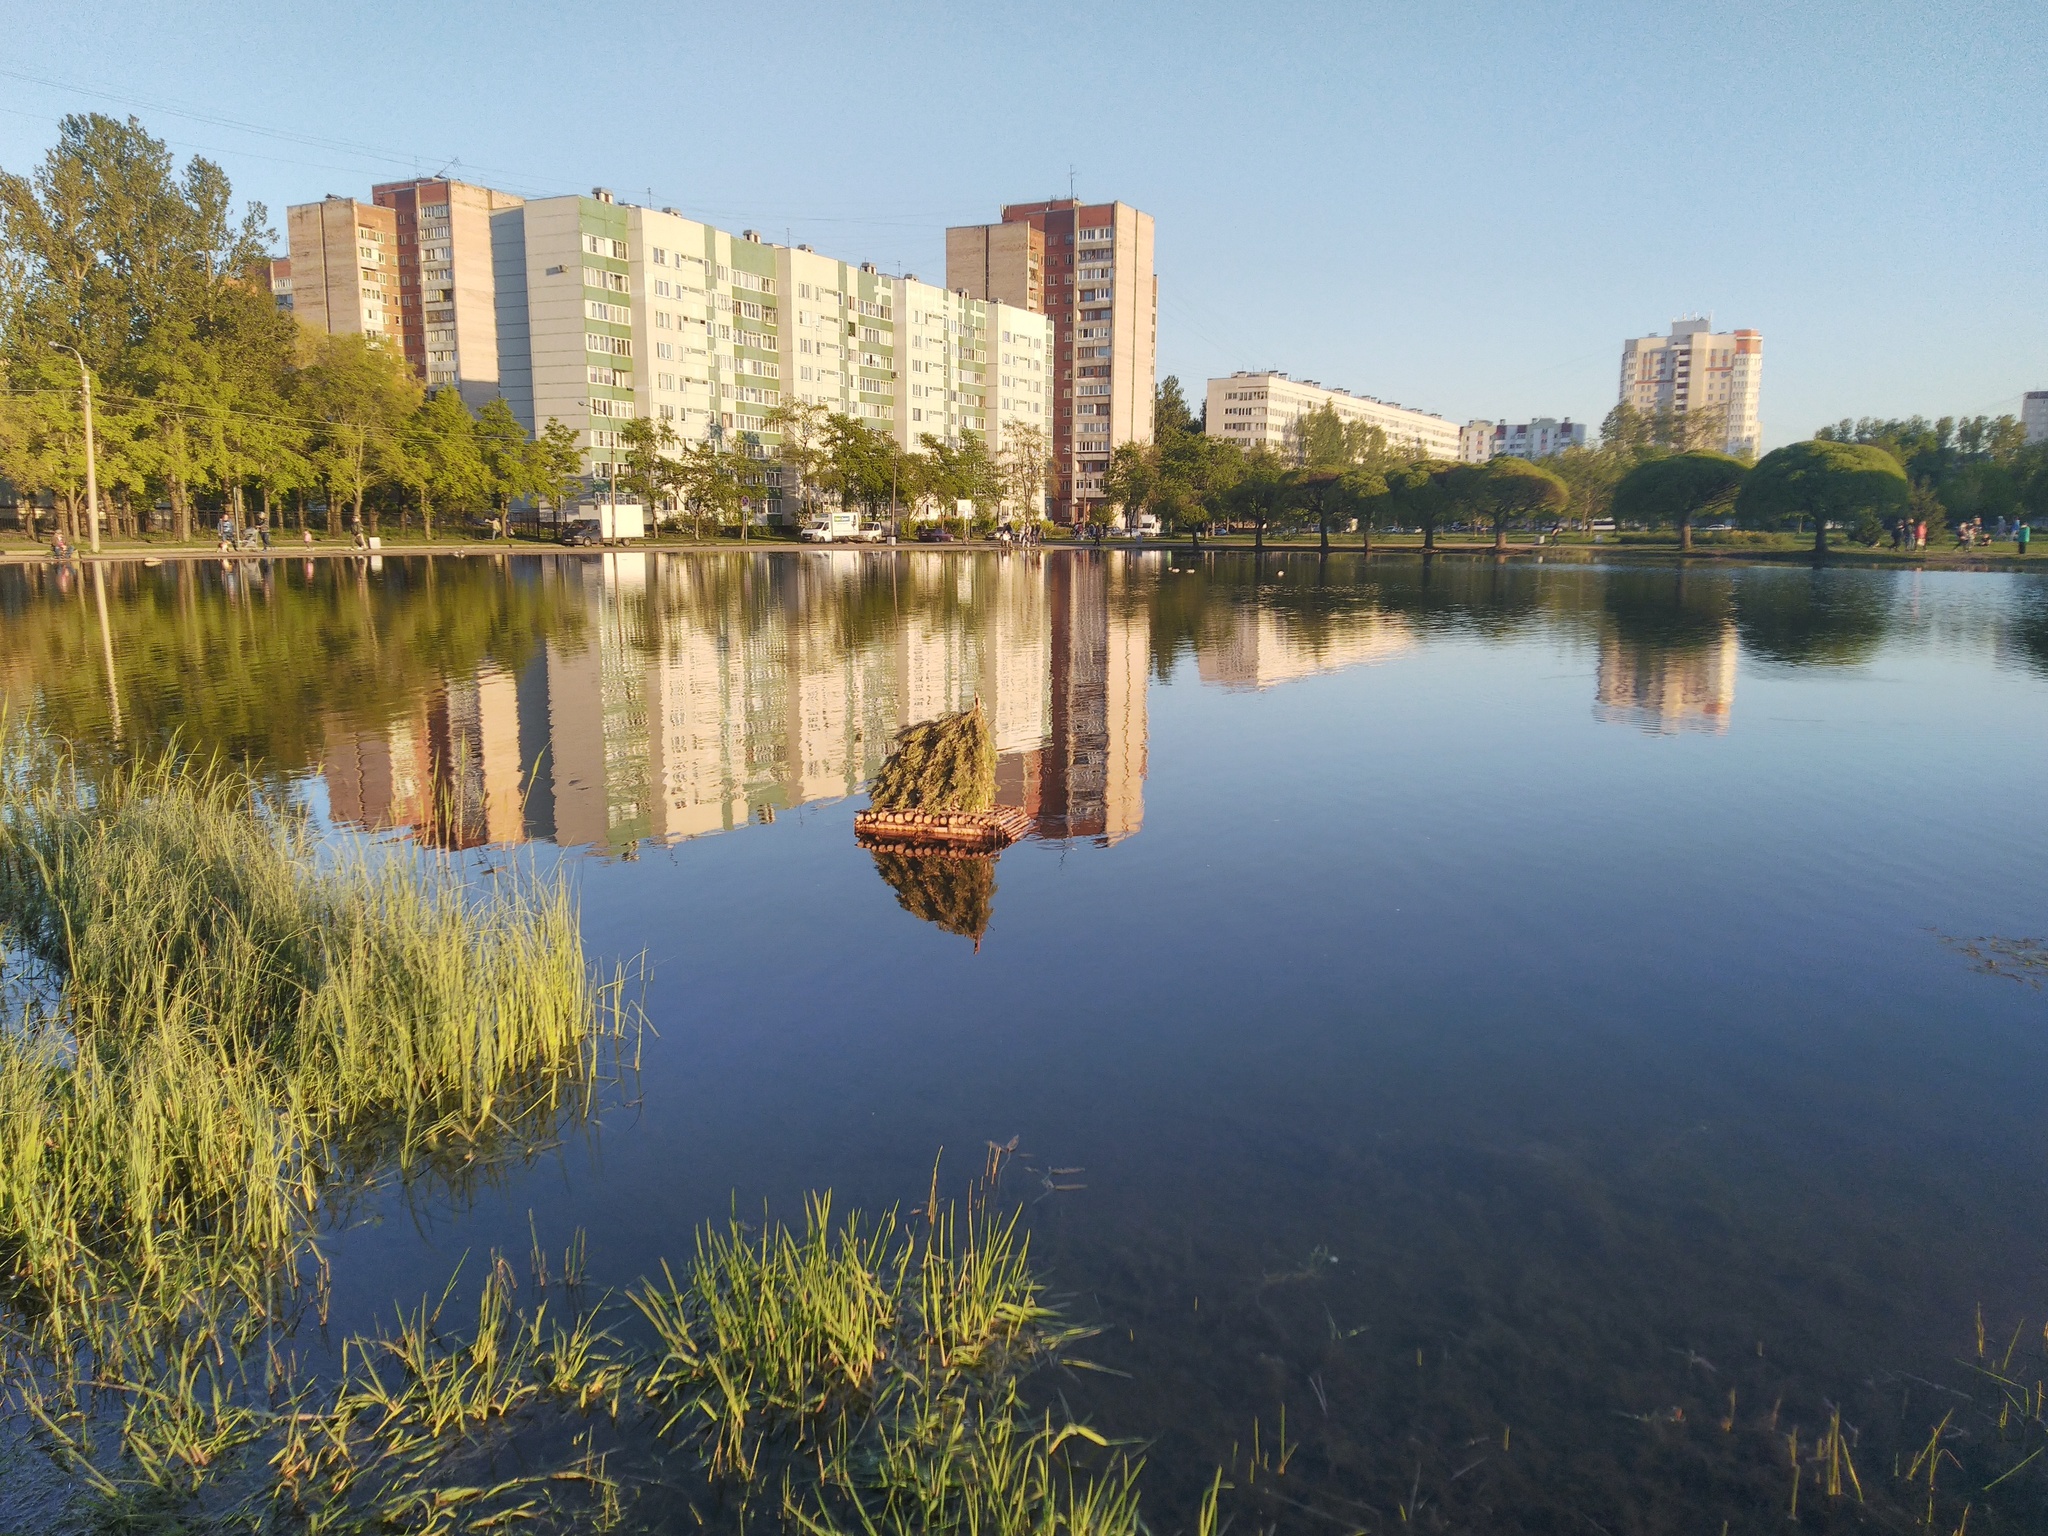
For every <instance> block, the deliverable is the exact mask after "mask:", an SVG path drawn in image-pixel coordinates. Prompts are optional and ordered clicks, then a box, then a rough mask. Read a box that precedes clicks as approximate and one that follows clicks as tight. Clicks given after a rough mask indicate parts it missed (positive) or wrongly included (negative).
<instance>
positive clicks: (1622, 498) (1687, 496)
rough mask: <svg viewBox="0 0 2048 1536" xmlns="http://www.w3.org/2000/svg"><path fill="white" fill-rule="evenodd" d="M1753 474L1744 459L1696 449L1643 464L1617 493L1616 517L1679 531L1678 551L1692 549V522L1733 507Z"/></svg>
mask: <svg viewBox="0 0 2048 1536" xmlns="http://www.w3.org/2000/svg"><path fill="white" fill-rule="evenodd" d="M1748 473H1749V470H1748V467H1747V466H1746V465H1744V464H1743V462H1742V460H1740V459H1738V458H1734V457H1731V456H1730V455H1728V454H1725V453H1710V452H1707V451H1705V450H1694V451H1693V452H1690V453H1677V454H1673V455H1672V456H1671V457H1670V458H1667V459H1650V460H1648V461H1646V462H1644V463H1642V464H1638V465H1637V466H1636V467H1635V468H1634V469H1632V470H1630V471H1629V472H1628V473H1627V474H1626V475H1624V476H1623V477H1622V479H1621V483H1620V484H1619V485H1617V486H1616V487H1615V489H1614V515H1615V516H1616V517H1617V518H1627V519H1628V520H1629V521H1631V522H1640V523H1644V524H1646V525H1648V526H1649V527H1652V528H1668V527H1675V528H1677V529H1678V547H1679V548H1680V549H1691V548H1692V523H1693V519H1694V518H1696V517H1698V516H1699V515H1700V514H1702V513H1704V512H1707V511H1709V510H1712V509H1715V508H1722V507H1732V506H1733V505H1734V502H1735V495H1736V492H1738V491H1739V490H1741V489H1742V482H1743V479H1744V477H1745V476H1747V474H1748Z"/></svg>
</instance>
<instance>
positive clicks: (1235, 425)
mask: <svg viewBox="0 0 2048 1536" xmlns="http://www.w3.org/2000/svg"><path fill="white" fill-rule="evenodd" d="M1325 405H1328V406H1330V407H1331V408H1333V409H1334V410H1335V411H1336V413H1337V415H1338V416H1339V418H1341V419H1342V420H1344V421H1346V422H1354V421H1356V422H1364V423H1365V424H1366V425H1368V426H1374V427H1378V428H1379V429H1380V430H1381V431H1382V432H1384V433H1385V434H1386V437H1387V446H1388V447H1389V448H1391V449H1394V450H1396V451H1397V452H1400V453H1412V454H1414V455H1416V456H1417V457H1421V458H1431V459H1446V460H1451V459H1457V458H1459V457H1461V448H1462V431H1461V429H1460V428H1459V426H1458V424H1457V423H1456V422H1453V421H1447V420H1445V419H1444V418H1443V417H1441V416H1438V415H1436V414H1434V413H1433V412H1429V411H1416V410H1410V409H1409V408H1408V407H1407V406H1405V405H1393V404H1390V403H1388V402H1387V401H1385V400H1377V399H1374V398H1373V397H1372V396H1371V395H1354V394H1352V393H1351V391H1350V390H1348V389H1327V388H1325V387H1324V386H1323V385H1321V384H1318V383H1317V382H1316V381H1315V380H1314V379H1290V378H1289V377H1288V376H1287V375H1286V374H1284V373H1274V372H1271V371H1267V372H1263V373H1233V374H1232V375H1231V376H1230V377H1229V378H1227V379H1211V380H1210V381H1209V398H1208V421H1209V426H1208V433H1209V436H1211V437H1220V438H1223V439H1225V440H1226V441H1229V442H1233V443H1236V444H1237V445H1238V446H1239V447H1241V448H1255V447H1260V446H1263V447H1267V448H1271V449H1273V450H1274V451H1275V452H1279V453H1284V452H1286V451H1287V449H1288V446H1289V433H1290V431H1291V430H1292V428H1293V426H1294V423H1295V422H1296V421H1297V420H1299V419H1300V418H1301V417H1303V416H1307V415H1309V414H1310V413H1311V412H1314V411H1320V410H1321V409H1322V408H1323V407H1324V406H1325Z"/></svg>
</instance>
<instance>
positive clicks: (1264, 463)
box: [1224, 444, 1295, 553]
mask: <svg viewBox="0 0 2048 1536" xmlns="http://www.w3.org/2000/svg"><path fill="white" fill-rule="evenodd" d="M1224 505H1225V506H1226V507H1228V508H1229V511H1230V516H1231V517H1232V518H1233V519H1234V520H1236V521H1238V522H1246V523H1250V524H1251V525H1252V548H1253V549H1254V550H1255V551H1259V552H1261V553H1263V552H1264V550H1265V548H1266V530H1267V528H1269V527H1270V526H1272V525H1273V524H1275V523H1284V522H1285V521H1286V519H1287V517H1288V516H1289V514H1290V513H1291V512H1292V511H1293V510H1294V507H1295V499H1294V476H1293V474H1292V472H1291V471H1290V470H1289V469H1288V466H1287V464H1286V462H1285V461H1284V460H1283V459H1282V458H1281V457H1280V455H1278V454H1277V453H1275V452H1274V451H1273V450H1272V449H1270V448H1268V447H1266V446H1265V445H1263V444H1261V445H1260V446H1259V447H1256V448H1254V449H1252V450H1251V452H1249V453H1247V454H1246V455H1245V456H1244V473H1243V474H1241V475H1240V476H1239V477H1238V479H1237V483H1236V484H1234V485H1233V486H1231V488H1230V489H1229V491H1228V492H1227V493H1226V494H1225V497H1224Z"/></svg>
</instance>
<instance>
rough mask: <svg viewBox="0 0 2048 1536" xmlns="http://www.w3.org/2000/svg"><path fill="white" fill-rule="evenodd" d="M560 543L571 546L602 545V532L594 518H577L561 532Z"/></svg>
mask: <svg viewBox="0 0 2048 1536" xmlns="http://www.w3.org/2000/svg"><path fill="white" fill-rule="evenodd" d="M562 542H563V543H564V544H568V545H571V546H576V545H581V544H602V543H603V542H604V530H603V529H602V528H600V527H599V526H598V525H597V521H596V519H594V518H579V519H577V520H576V521H575V522H573V523H571V524H570V525H569V526H568V527H566V528H564V529H563V530H562Z"/></svg>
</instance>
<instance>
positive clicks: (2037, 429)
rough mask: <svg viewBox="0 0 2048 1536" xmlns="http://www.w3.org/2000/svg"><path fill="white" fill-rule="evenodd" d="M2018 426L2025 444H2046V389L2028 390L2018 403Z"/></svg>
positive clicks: (2047, 441) (2047, 395) (2047, 414)
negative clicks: (2022, 432) (2022, 429)
mask: <svg viewBox="0 0 2048 1536" xmlns="http://www.w3.org/2000/svg"><path fill="white" fill-rule="evenodd" d="M2020 425H2021V426H2022V427H2024V428H2025V429H2026V433H2027V442H2028V443H2029V444H2033V443H2048V389H2030V390H2028V391H2027V393H2026V396H2025V398H2024V399H2022V400H2021V401H2020Z"/></svg>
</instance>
